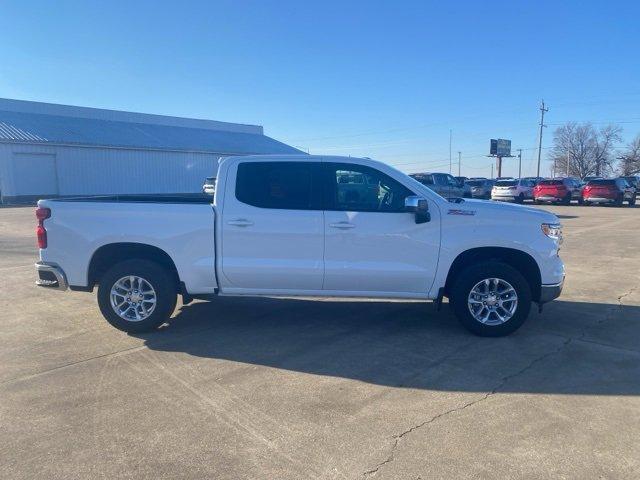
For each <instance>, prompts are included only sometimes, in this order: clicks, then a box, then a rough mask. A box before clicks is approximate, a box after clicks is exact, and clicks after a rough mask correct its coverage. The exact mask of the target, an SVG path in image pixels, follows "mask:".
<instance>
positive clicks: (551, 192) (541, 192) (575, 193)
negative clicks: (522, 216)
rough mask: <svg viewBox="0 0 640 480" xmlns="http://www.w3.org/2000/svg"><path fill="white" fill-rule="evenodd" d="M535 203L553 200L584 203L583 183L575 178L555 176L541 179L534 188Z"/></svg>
mask: <svg viewBox="0 0 640 480" xmlns="http://www.w3.org/2000/svg"><path fill="white" fill-rule="evenodd" d="M533 200H534V202H535V203H543V202H553V203H562V204H564V205H569V204H570V203H571V200H578V203H580V204H581V203H582V192H581V185H580V182H579V181H578V180H576V179H575V178H571V177H567V178H554V179H551V180H540V181H539V182H538V184H537V185H536V186H535V188H534V189H533Z"/></svg>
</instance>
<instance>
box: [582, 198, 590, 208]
mask: <svg viewBox="0 0 640 480" xmlns="http://www.w3.org/2000/svg"><path fill="white" fill-rule="evenodd" d="M582 204H583V205H584V206H585V207H590V206H591V202H590V201H589V200H582Z"/></svg>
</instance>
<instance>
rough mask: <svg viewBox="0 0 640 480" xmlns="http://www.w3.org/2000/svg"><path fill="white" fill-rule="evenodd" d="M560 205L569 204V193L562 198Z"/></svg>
mask: <svg viewBox="0 0 640 480" xmlns="http://www.w3.org/2000/svg"><path fill="white" fill-rule="evenodd" d="M562 205H571V194H570V193H568V194H567V195H566V196H565V197H564V198H563V199H562Z"/></svg>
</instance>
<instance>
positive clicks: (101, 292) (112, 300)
mask: <svg viewBox="0 0 640 480" xmlns="http://www.w3.org/2000/svg"><path fill="white" fill-rule="evenodd" d="M99 283H100V285H99V287H98V305H99V307H100V311H101V312H102V315H103V316H104V318H106V320H107V321H108V322H109V323H110V324H111V325H113V326H114V327H116V328H117V329H119V330H123V331H125V332H131V333H137V332H146V331H149V330H154V329H156V328H157V327H159V326H160V325H162V324H163V323H164V322H165V321H167V320H168V319H169V317H170V316H171V314H172V313H173V310H174V309H175V306H176V297H177V293H176V286H175V282H174V281H173V279H172V276H171V274H170V273H169V272H168V271H167V270H166V269H165V268H163V267H162V266H161V265H159V264H157V263H155V262H151V261H149V260H137V259H134V260H125V261H123V262H120V263H117V264H116V265H114V266H113V267H111V268H110V269H109V270H107V271H106V272H105V274H104V275H103V276H102V278H100V282H99Z"/></svg>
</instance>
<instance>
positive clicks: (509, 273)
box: [449, 260, 531, 337]
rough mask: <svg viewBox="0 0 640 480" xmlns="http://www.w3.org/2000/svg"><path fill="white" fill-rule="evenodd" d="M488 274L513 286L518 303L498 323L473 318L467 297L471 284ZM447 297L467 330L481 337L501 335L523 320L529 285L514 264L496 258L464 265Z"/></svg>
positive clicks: (528, 297) (476, 282)
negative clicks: (512, 311)
mask: <svg viewBox="0 0 640 480" xmlns="http://www.w3.org/2000/svg"><path fill="white" fill-rule="evenodd" d="M487 278H499V279H502V280H505V281H506V282H508V283H509V284H511V286H512V287H513V288H514V289H515V291H516V294H517V296H518V303H517V306H516V309H515V312H514V313H513V315H512V317H511V318H510V319H509V320H507V321H506V322H504V323H501V324H499V325H487V324H484V323H482V322H480V321H479V320H476V319H475V318H474V316H473V315H472V314H471V311H470V310H469V306H468V303H467V299H468V297H469V294H470V293H471V290H472V289H473V287H474V286H475V285H476V284H478V283H479V282H481V281H482V280H484V279H487ZM449 300H450V302H451V306H452V308H453V311H454V312H455V314H456V317H457V318H458V320H459V321H460V323H461V324H462V325H463V326H464V327H465V328H466V329H467V330H469V331H470V332H472V333H474V334H476V335H479V336H481V337H503V336H505V335H509V334H510V333H513V332H515V331H516V330H517V329H518V328H520V326H522V324H523V323H524V322H525V320H526V319H527V317H528V316H529V310H530V309H531V288H530V287H529V283H528V282H527V280H526V279H525V278H524V277H523V276H522V274H521V273H520V272H518V271H517V270H516V269H515V268H513V267H511V266H510V265H507V264H506V263H502V262H500V261H497V260H492V261H487V262H482V263H479V264H476V265H472V266H469V267H467V268H466V269H464V270H463V271H462V272H460V273H459V274H458V276H457V277H456V279H455V281H454V282H453V286H452V288H451V292H450V295H449Z"/></svg>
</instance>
